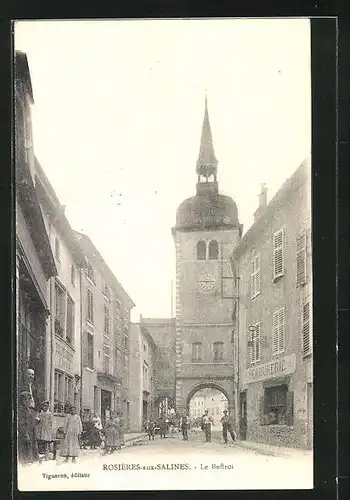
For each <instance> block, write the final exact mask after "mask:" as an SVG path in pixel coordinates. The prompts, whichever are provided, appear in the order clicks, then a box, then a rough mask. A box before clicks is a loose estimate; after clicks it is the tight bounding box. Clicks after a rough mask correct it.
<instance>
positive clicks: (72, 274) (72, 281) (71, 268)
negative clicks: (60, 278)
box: [70, 264, 75, 286]
mask: <svg viewBox="0 0 350 500" xmlns="http://www.w3.org/2000/svg"><path fill="white" fill-rule="evenodd" d="M70 280H71V283H72V285H74V286H75V267H74V265H73V264H72V265H71V267H70Z"/></svg>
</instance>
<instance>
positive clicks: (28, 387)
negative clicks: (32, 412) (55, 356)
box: [23, 368, 38, 409]
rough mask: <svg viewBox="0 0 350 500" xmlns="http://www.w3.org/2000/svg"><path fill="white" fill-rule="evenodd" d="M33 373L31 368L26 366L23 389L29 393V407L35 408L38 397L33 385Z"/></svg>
mask: <svg viewBox="0 0 350 500" xmlns="http://www.w3.org/2000/svg"><path fill="white" fill-rule="evenodd" d="M34 377H35V373H34V370H33V369H32V368H28V369H27V371H26V374H25V379H24V387H23V391H27V392H29V394H30V408H34V409H36V408H37V405H38V398H37V393H36V389H35V385H34Z"/></svg>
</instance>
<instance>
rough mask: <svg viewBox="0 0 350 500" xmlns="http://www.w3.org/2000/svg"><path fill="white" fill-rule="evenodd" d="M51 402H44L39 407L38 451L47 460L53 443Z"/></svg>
mask: <svg viewBox="0 0 350 500" xmlns="http://www.w3.org/2000/svg"><path fill="white" fill-rule="evenodd" d="M49 406H50V402H49V401H43V402H42V403H41V405H40V406H39V414H38V423H37V426H36V437H37V440H38V451H39V455H41V456H42V458H44V459H47V458H48V454H49V451H50V443H51V441H52V413H51V412H50V410H49Z"/></svg>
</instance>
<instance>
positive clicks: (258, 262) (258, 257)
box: [255, 255, 260, 293]
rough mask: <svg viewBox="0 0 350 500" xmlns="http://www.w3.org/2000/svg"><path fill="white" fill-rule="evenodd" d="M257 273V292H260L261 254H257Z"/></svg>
mask: <svg viewBox="0 0 350 500" xmlns="http://www.w3.org/2000/svg"><path fill="white" fill-rule="evenodd" d="M255 273H256V278H255V288H256V293H259V292H260V255H257V256H256V263H255Z"/></svg>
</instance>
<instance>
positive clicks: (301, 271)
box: [297, 232, 306, 286]
mask: <svg viewBox="0 0 350 500" xmlns="http://www.w3.org/2000/svg"><path fill="white" fill-rule="evenodd" d="M304 283H306V232H304V233H303V234H302V235H301V236H299V238H297V286H300V285H303V284H304Z"/></svg>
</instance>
